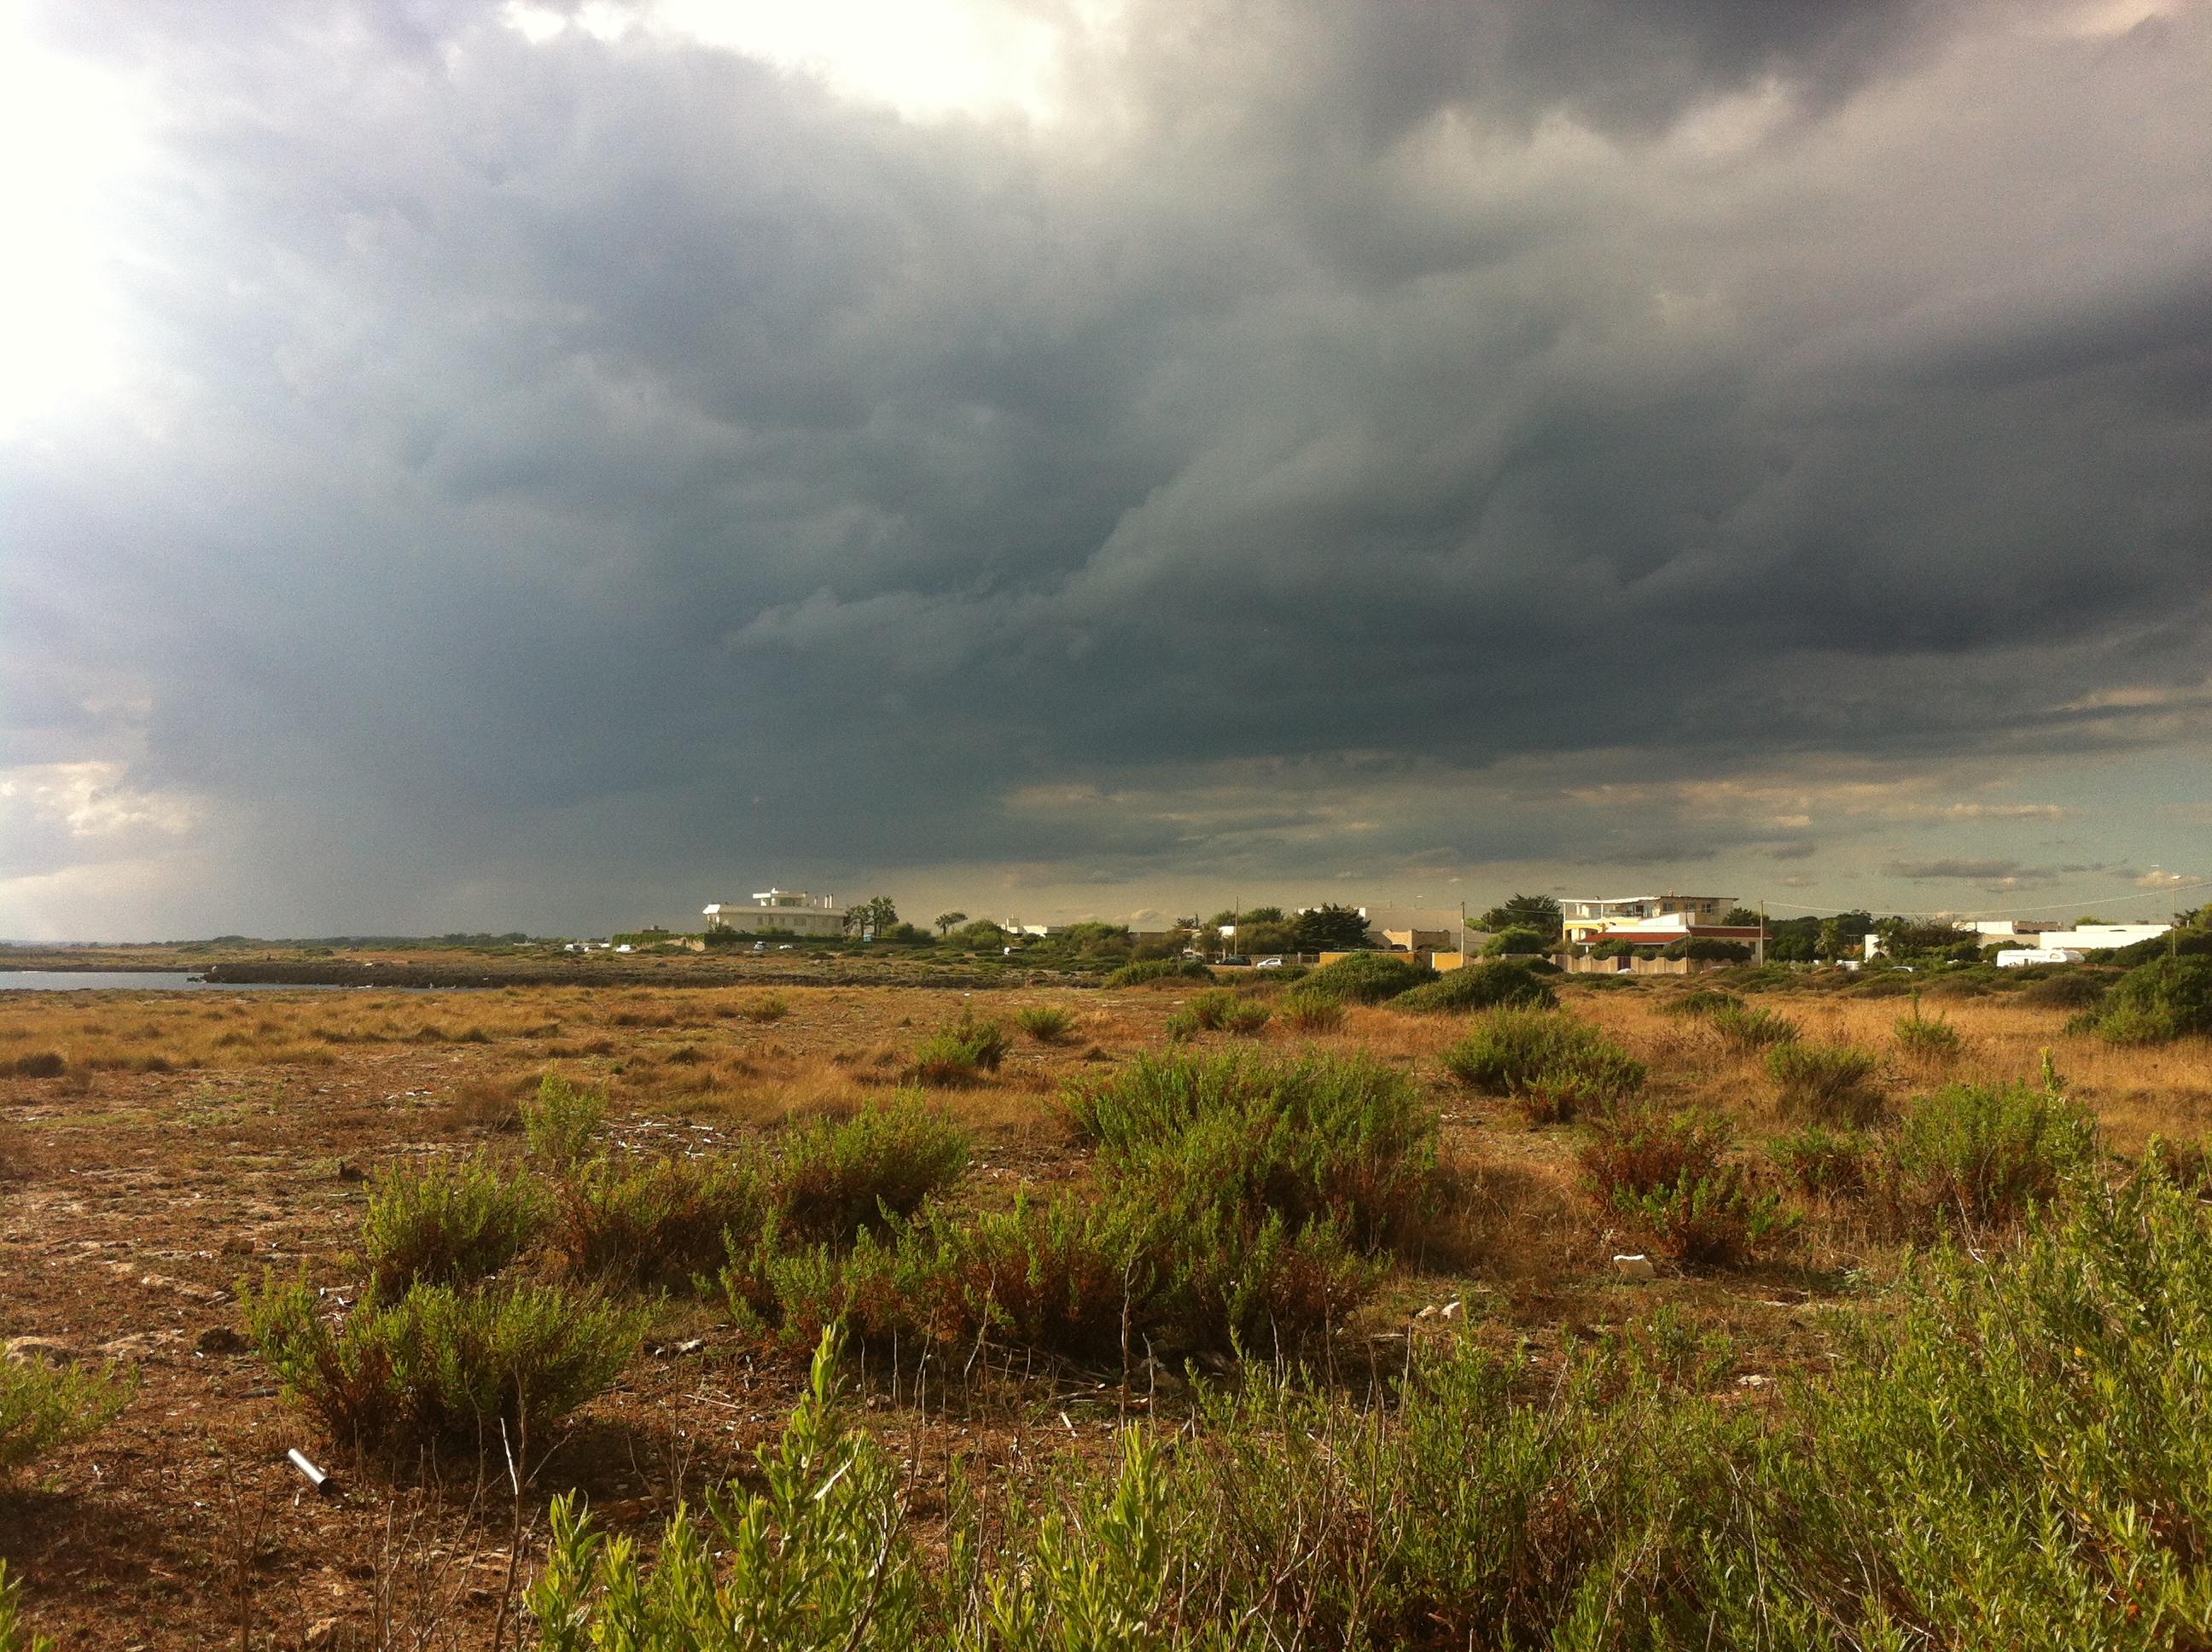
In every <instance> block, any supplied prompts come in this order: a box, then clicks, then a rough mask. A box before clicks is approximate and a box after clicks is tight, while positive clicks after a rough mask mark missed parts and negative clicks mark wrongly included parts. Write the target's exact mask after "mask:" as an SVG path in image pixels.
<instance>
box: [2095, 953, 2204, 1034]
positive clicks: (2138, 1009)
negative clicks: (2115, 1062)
mask: <svg viewBox="0 0 2212 1652" xmlns="http://www.w3.org/2000/svg"><path fill="white" fill-rule="evenodd" d="M2093 1024H2094V1029H2095V1030H2096V1031H2097V1033H2098V1034H2099V1035H2100V1036H2102V1037H2104V1038H2106V1039H2107V1040H2109V1041H2111V1042H2113V1043H2116V1044H2151V1043H2165V1042H2168V1041H2170V1040H2172V1039H2176V1038H2181V1037H2185V1036H2188V1035H2190V1034H2192V1033H2212V957H2170V958H2154V959H2153V960H2152V961H2151V962H2150V963H2140V964H2137V965H2136V967H2135V968H2134V969H2130V970H2129V971H2128V973H2127V974H2126V975H2122V976H2121V977H2120V978H2119V980H2118V981H2116V982H2114V983H2113V985H2112V991H2111V992H2110V993H2106V997H2105V1001H2104V1006H2103V1009H2102V1011H2100V1013H2099V1014H2098V1016H2097V1017H2096V1018H2095V1021H2094V1023H2093Z"/></svg>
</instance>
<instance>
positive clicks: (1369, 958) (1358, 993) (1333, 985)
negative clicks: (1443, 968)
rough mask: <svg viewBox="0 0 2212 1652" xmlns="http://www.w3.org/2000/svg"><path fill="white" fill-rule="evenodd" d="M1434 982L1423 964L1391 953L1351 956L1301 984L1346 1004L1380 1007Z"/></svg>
mask: <svg viewBox="0 0 2212 1652" xmlns="http://www.w3.org/2000/svg"><path fill="white" fill-rule="evenodd" d="M1436 979H1437V972H1436V971H1435V970H1433V969H1430V968H1429V966H1428V965H1427V964H1425V963H1414V962H1413V959H1411V958H1408V957H1400V956H1398V955H1397V954H1395V953H1390V952H1354V953H1352V954H1351V955H1350V956H1349V957H1341V958H1339V959H1337V960H1336V962H1335V963H1325V964H1323V965H1322V967H1321V968H1320V969H1316V970H1315V971H1314V972H1313V974H1311V975H1308V976H1307V977H1306V978H1305V980H1304V982H1303V983H1301V984H1302V985H1304V987H1306V988H1307V989H1308V990H1310V991H1312V992H1316V993H1328V995H1329V996H1330V997H1332V998H1340V999H1344V1000H1345V1002H1346V1003H1347V1004H1380V1003H1382V1002H1383V1000H1384V999H1393V998H1395V997H1397V996H1398V994H1399V993H1404V992H1410V991H1411V990H1412V989H1413V988H1414V987H1425V986H1427V985H1428V984H1429V983H1430V982H1431V981H1435V980H1436Z"/></svg>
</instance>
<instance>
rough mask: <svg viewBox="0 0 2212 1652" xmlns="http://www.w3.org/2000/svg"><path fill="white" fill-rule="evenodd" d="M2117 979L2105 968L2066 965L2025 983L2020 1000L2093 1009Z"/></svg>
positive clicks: (2063, 1007) (2068, 1008)
mask: <svg viewBox="0 0 2212 1652" xmlns="http://www.w3.org/2000/svg"><path fill="white" fill-rule="evenodd" d="M2113 979H2114V978H2113V976H2112V975H2111V974H2110V973H2109V972H2107V971H2105V970H2100V969H2088V968H2086V967H2084V966H2082V965H2081V964H2067V965H2063V966H2061V967H2059V968H2057V969H2054V970H2052V971H2051V974H2049V975H2043V976H2040V977H2039V978H2037V979H2035V980H2033V981H2028V982H2027V983H2026V984H2025V985H2024V986H2022V987H2021V989H2020V1001H2021V1003H2023V1004H2035V1005H2043V1006H2045V1007H2046V1008H2050V1009H2060V1010H2091V1009H2094V1008H2095V1007H2096V1006H2097V1005H2100V1004H2101V1003H2103V1002H2104V999H2105V994H2106V993H2107V992H2109V991H2110V990H2111V989H2112V981H2113Z"/></svg>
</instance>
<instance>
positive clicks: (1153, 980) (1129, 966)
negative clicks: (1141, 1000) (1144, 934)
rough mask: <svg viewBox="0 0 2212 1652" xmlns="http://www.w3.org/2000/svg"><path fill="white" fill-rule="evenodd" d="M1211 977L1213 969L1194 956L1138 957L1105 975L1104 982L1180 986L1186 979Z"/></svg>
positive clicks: (1117, 984)
mask: <svg viewBox="0 0 2212 1652" xmlns="http://www.w3.org/2000/svg"><path fill="white" fill-rule="evenodd" d="M1212 979H1213V971H1212V970H1211V969H1207V968H1206V965H1205V964H1204V963H1200V961H1199V960H1198V959H1196V958H1140V959H1139V960H1138V961H1137V962H1136V963H1125V964H1123V965H1122V966H1121V968H1120V969H1116V970H1115V971H1114V972H1113V973H1112V974H1111V975H1108V976H1107V977H1106V984H1107V985H1108V986H1109V987H1144V986H1148V985H1159V986H1164V987H1180V986H1182V985H1183V984H1184V983H1185V982H1187V981H1212Z"/></svg>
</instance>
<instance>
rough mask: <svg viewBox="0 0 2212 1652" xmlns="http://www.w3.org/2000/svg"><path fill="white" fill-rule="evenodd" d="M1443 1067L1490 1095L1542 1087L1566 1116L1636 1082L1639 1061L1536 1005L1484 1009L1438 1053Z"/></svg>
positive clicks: (1630, 1091) (1609, 1099)
mask: <svg viewBox="0 0 2212 1652" xmlns="http://www.w3.org/2000/svg"><path fill="white" fill-rule="evenodd" d="M1443 1065H1444V1071H1445V1072H1449V1074H1450V1075H1451V1076H1452V1077H1453V1078H1456V1079H1457V1080H1459V1082H1460V1083H1462V1084H1466V1085H1468V1086H1469V1087H1470V1088H1472V1089H1475V1090H1483V1091H1485V1092H1486V1093H1488V1094H1490V1095H1493V1096H1522V1095H1533V1094H1534V1093H1535V1092H1537V1091H1540V1090H1541V1091H1543V1092H1546V1093H1547V1096H1549V1097H1550V1098H1551V1104H1552V1105H1553V1106H1555V1107H1558V1108H1564V1109H1565V1111H1566V1112H1568V1113H1570V1114H1571V1113H1573V1112H1575V1111H1577V1110H1578V1109H1580V1108H1585V1107H1607V1106H1611V1105H1613V1104H1614V1103H1616V1102H1620V1101H1621V1100H1622V1099H1624V1098H1625V1097H1626V1096H1632V1095H1634V1094H1635V1093H1636V1092H1637V1091H1638V1090H1641V1089H1642V1088H1643V1087H1644V1076H1645V1072H1644V1063H1642V1062H1641V1061H1638V1060H1635V1059H1634V1058H1633V1057H1632V1056H1631V1055H1630V1054H1628V1052H1627V1051H1626V1050H1624V1049H1622V1048H1620V1046H1619V1045H1618V1044H1616V1043H1614V1042H1613V1041H1612V1040H1611V1039H1609V1038H1607V1036H1605V1035H1604V1034H1603V1033H1601V1032H1600V1031H1598V1029H1596V1028H1595V1027H1593V1026H1591V1025H1589V1023H1587V1022H1582V1021H1577V1020H1574V1019H1572V1018H1571V1017H1567V1016H1563V1015H1556V1014H1553V1013H1551V1012H1549V1011H1542V1010H1492V1011H1489V1012H1488V1013H1487V1014H1486V1015H1484V1016H1483V1017H1481V1018H1480V1019H1479V1020H1478V1021H1476V1023H1474V1029H1473V1030H1472V1031H1470V1032H1469V1033H1468V1036H1466V1037H1464V1038H1462V1039H1461V1040H1460V1041H1459V1042H1457V1043H1456V1044H1454V1045H1453V1046H1452V1047H1451V1048H1449V1049H1448V1050H1446V1051H1445V1052H1444V1056H1443Z"/></svg>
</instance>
